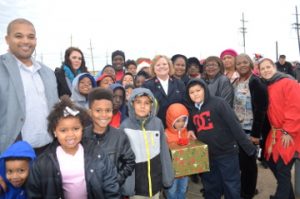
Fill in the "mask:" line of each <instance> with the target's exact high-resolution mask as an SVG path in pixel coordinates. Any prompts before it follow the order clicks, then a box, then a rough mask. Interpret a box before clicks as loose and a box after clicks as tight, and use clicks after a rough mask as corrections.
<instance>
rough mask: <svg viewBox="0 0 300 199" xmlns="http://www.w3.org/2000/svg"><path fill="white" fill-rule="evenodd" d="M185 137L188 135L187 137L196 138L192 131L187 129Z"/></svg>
mask: <svg viewBox="0 0 300 199" xmlns="http://www.w3.org/2000/svg"><path fill="white" fill-rule="evenodd" d="M187 137H188V139H193V140H196V139H197V137H196V135H195V133H194V131H188V134H187Z"/></svg>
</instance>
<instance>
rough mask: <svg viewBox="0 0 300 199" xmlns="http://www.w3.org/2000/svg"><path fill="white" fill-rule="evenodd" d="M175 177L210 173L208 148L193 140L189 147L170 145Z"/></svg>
mask: <svg viewBox="0 0 300 199" xmlns="http://www.w3.org/2000/svg"><path fill="white" fill-rule="evenodd" d="M169 148H170V151H171V156H172V163H173V169H174V172H175V177H180V176H187V175H191V174H196V173H203V172H207V171H209V160H208V147H207V145H206V144H204V143H202V142H200V141H197V140H192V141H190V143H189V144H188V145H185V146H180V145H178V144H177V143H175V142H174V143H169Z"/></svg>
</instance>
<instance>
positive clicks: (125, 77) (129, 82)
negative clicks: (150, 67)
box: [122, 75, 133, 86]
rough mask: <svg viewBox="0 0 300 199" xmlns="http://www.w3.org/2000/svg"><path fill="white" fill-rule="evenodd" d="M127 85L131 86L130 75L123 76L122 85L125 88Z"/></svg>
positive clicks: (131, 79) (131, 78)
mask: <svg viewBox="0 0 300 199" xmlns="http://www.w3.org/2000/svg"><path fill="white" fill-rule="evenodd" d="M128 84H133V77H132V76H131V75H125V76H124V78H123V81H122V85H123V86H126V85H128Z"/></svg>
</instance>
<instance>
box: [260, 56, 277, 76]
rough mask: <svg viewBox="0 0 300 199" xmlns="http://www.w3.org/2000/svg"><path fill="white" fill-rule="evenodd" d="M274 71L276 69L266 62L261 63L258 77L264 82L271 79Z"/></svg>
mask: <svg viewBox="0 0 300 199" xmlns="http://www.w3.org/2000/svg"><path fill="white" fill-rule="evenodd" d="M276 71H277V70H276V67H275V66H274V65H273V64H272V63H271V62H270V61H268V60H265V61H263V62H262V63H261V64H260V66H259V72H260V75H261V77H262V78H264V79H266V80H268V79H271V78H272V77H273V75H275V73H276Z"/></svg>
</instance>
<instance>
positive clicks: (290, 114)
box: [265, 73, 300, 164]
mask: <svg viewBox="0 0 300 199" xmlns="http://www.w3.org/2000/svg"><path fill="white" fill-rule="evenodd" d="M267 84H268V95H269V107H268V117H269V121H270V125H271V130H270V132H269V134H268V137H267V140H266V143H265V144H266V146H265V156H266V158H267V159H269V158H270V157H271V156H272V157H273V160H274V161H275V162H277V161H278V159H279V157H281V158H282V160H283V161H284V163H285V164H288V163H289V162H290V161H291V160H292V159H293V157H294V156H295V152H298V153H299V152H300V114H299V112H300V103H299V102H300V87H299V84H298V83H297V82H296V81H295V80H294V79H290V78H289V77H288V76H286V75H284V74H281V73H276V74H275V75H274V76H273V78H272V79H271V80H269V81H267ZM284 132H287V133H288V134H289V135H290V136H291V137H292V138H293V141H294V142H293V143H291V144H290V145H289V146H288V147H287V148H285V147H284V146H283V145H282V142H281V137H282V136H283V135H284Z"/></svg>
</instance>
